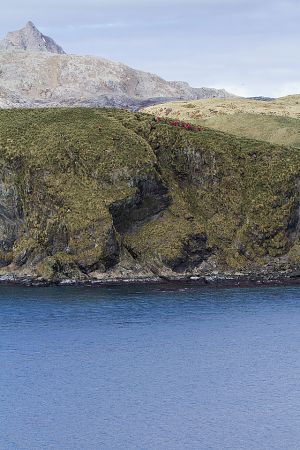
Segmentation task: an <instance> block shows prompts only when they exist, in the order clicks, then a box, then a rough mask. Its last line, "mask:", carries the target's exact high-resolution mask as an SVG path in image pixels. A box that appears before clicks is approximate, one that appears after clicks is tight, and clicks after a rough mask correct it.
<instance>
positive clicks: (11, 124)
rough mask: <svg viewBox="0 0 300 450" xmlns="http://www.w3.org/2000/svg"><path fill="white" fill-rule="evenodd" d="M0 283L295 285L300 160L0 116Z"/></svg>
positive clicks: (223, 144)
mask: <svg viewBox="0 0 300 450" xmlns="http://www.w3.org/2000/svg"><path fill="white" fill-rule="evenodd" d="M0 148H1V156H0V167H1V185H0V247H1V254H0V262H1V266H2V269H1V274H2V279H7V278H10V279H15V278H17V279H23V280H24V279H35V280H41V281H42V280H44V281H47V280H48V281H49V280H50V281H55V282H58V281H60V282H61V281H64V280H70V279H72V280H77V281H78V280H102V281H103V280H112V279H113V280H120V279H131V280H141V279H144V280H145V279H152V280H154V279H156V280H159V279H182V278H184V279H186V278H189V277H193V278H195V277H196V278H198V277H200V278H201V279H202V278H203V279H206V280H207V281H208V280H211V279H212V278H217V279H220V278H221V279H223V278H237V279H240V278H241V277H245V278H247V279H253V278H255V279H268V278H282V277H290V276H293V277H295V276H298V273H299V272H298V271H299V268H300V242H299V180H300V151H299V150H297V149H294V148H288V147H280V146H275V145H271V144H268V143H264V142H257V141H252V140H248V139H239V138H235V137H233V136H232V135H228V134H225V133H221V132H217V131H214V130H209V129H202V131H199V132H193V131H187V130H183V129H179V128H177V127H173V126H171V125H170V124H169V123H168V122H159V123H157V122H156V120H155V119H154V118H153V117H151V116H149V115H147V114H141V113H136V114H133V113H129V112H126V111H119V110H107V109H106V110H99V109H75V108H73V109H52V110H47V109H41V110H39V111H36V110H2V111H0Z"/></svg>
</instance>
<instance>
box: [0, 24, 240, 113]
mask: <svg viewBox="0 0 300 450" xmlns="http://www.w3.org/2000/svg"><path fill="white" fill-rule="evenodd" d="M232 96H233V95H232V94H229V93H228V92H226V91H225V90H223V89H212V88H205V87H204V88H193V87H191V86H189V84H188V83H185V82H180V81H166V80H164V79H162V78H161V77H159V76H157V75H154V74H151V73H146V72H142V71H140V70H135V69H132V68H130V67H128V66H126V65H125V64H121V63H119V62H114V61H110V60H107V59H103V58H98V57H94V56H76V55H66V54H65V52H64V50H63V49H62V48H61V47H60V46H59V45H58V44H56V43H55V42H54V40H53V39H51V38H49V37H47V36H45V35H43V34H42V33H41V32H40V31H39V30H38V29H37V28H36V27H35V25H34V24H33V23H32V22H28V23H27V25H26V26H25V27H24V28H22V29H21V30H18V31H15V32H10V33H8V34H7V36H6V38H4V39H3V40H2V41H0V108H16V107H38V106H112V107H120V108H129V109H133V110H135V109H139V108H141V107H144V106H147V105H153V104H156V103H162V102H164V101H172V100H181V99H182V100H196V99H200V98H213V97H220V98H228V97H232Z"/></svg>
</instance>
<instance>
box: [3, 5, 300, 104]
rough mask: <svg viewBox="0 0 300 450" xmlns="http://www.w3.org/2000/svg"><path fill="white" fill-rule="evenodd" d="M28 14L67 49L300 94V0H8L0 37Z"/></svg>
mask: <svg viewBox="0 0 300 450" xmlns="http://www.w3.org/2000/svg"><path fill="white" fill-rule="evenodd" d="M0 1H4V0H0ZM29 20H31V21H32V22H33V23H34V24H35V25H36V26H37V28H39V29H40V30H41V31H42V32H43V33H44V34H46V35H48V36H51V37H52V38H53V39H54V40H55V41H56V42H57V43H58V44H59V45H61V46H62V47H63V48H64V50H65V51H66V52H67V53H73V54H84V55H97V56H101V57H104V58H108V59H112V60H116V61H121V62H123V63H125V64H128V65H129V66H131V67H134V68H136V69H141V70H145V71H147V72H152V73H156V74H158V75H160V76H162V77H163V78H165V79H167V80H182V81H187V82H189V83H190V84H191V85H192V86H194V87H202V86H206V87H216V88H225V89H227V90H228V91H230V92H232V93H235V94H238V95H243V96H260V95H262V96H271V97H279V96H283V95H288V94H295V93H300V57H299V56H300V55H299V53H300V25H299V24H300V0H151V1H149V0H84V1H83V0H44V1H42V2H41V1H40V0H26V1H24V0H10V1H9V2H5V5H1V16H0V35H1V36H3V37H4V35H5V34H6V33H7V32H8V31H13V30H16V29H19V28H21V27H22V26H24V25H25V23H26V22H28V21H29Z"/></svg>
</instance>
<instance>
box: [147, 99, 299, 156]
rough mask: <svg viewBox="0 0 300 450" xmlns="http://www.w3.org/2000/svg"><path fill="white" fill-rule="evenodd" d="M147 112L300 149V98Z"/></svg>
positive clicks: (200, 103) (214, 102)
mask: <svg viewBox="0 0 300 450" xmlns="http://www.w3.org/2000/svg"><path fill="white" fill-rule="evenodd" d="M145 111H146V112H149V113H151V114H155V115H159V116H165V117H173V118H175V119H180V120H185V121H190V122H192V123H195V124H198V125H205V126H207V127H211V128H214V129H216V130H220V131H224V132H228V133H232V134H234V135H236V136H239V137H248V138H251V139H259V140H264V141H268V142H271V143H273V144H280V145H293V146H295V147H299V148H300V95H294V96H288V97H283V98H279V99H277V100H274V101H256V100H248V99H243V98H236V99H209V100H196V101H190V102H173V103H166V104H162V105H156V106H153V107H149V108H146V109H145Z"/></svg>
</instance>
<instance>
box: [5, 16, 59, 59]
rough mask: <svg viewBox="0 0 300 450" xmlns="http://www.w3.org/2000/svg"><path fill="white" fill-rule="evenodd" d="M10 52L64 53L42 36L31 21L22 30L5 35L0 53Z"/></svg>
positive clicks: (48, 38)
mask: <svg viewBox="0 0 300 450" xmlns="http://www.w3.org/2000/svg"><path fill="white" fill-rule="evenodd" d="M10 50H16V51H20V50H21V51H28V52H50V53H59V54H64V53H65V52H64V50H63V49H62V48H61V47H60V46H59V45H58V44H56V42H55V41H54V40H53V39H51V38H50V37H48V36H45V35H44V34H42V33H41V32H40V31H39V30H38V29H37V28H36V26H35V25H34V23H33V22H31V21H29V22H27V23H26V25H25V27H24V28H21V29H20V30H17V31H11V32H9V33H7V35H6V37H5V38H4V39H3V40H2V41H0V51H10Z"/></svg>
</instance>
